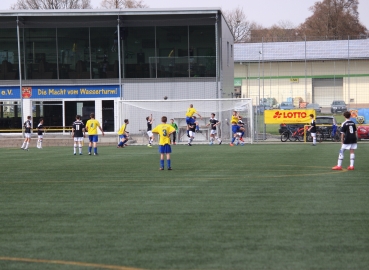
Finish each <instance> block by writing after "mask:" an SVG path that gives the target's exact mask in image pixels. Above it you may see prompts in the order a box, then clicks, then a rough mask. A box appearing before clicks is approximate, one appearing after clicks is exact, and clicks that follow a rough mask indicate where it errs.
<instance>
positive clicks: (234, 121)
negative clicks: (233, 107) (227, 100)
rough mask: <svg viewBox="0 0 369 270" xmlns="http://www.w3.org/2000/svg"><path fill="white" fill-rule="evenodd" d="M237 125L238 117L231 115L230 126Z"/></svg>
mask: <svg viewBox="0 0 369 270" xmlns="http://www.w3.org/2000/svg"><path fill="white" fill-rule="evenodd" d="M237 123H238V116H237V115H232V118H231V124H232V125H237Z"/></svg>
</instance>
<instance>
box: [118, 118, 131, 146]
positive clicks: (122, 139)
mask: <svg viewBox="0 0 369 270" xmlns="http://www.w3.org/2000/svg"><path fill="white" fill-rule="evenodd" d="M128 124H129V121H128V119H124V124H123V125H122V126H121V127H120V129H119V130H118V135H119V144H118V146H117V148H123V147H124V144H125V143H126V142H128V136H129V132H128V131H127V130H126V129H127V125H128Z"/></svg>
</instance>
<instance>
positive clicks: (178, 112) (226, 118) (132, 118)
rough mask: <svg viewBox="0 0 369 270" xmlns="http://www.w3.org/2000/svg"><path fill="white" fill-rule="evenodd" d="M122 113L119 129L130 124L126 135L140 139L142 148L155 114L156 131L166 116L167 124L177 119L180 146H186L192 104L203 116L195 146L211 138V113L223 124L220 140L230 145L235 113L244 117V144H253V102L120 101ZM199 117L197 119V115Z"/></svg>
mask: <svg viewBox="0 0 369 270" xmlns="http://www.w3.org/2000/svg"><path fill="white" fill-rule="evenodd" d="M120 102H121V103H122V104H121V105H122V106H120V107H121V108H122V112H121V117H120V120H119V122H120V125H119V126H121V125H122V124H123V122H124V119H128V120H129V125H128V126H127V131H129V132H130V136H131V137H133V138H135V139H137V142H138V143H140V142H141V140H140V139H142V144H147V135H146V131H147V121H146V117H148V116H150V115H151V114H152V117H153V119H154V122H153V128H154V127H155V126H156V125H158V124H160V123H161V117H162V116H166V117H167V118H168V122H167V123H168V124H169V123H170V119H174V122H175V123H176V124H177V125H178V128H179V132H178V134H177V135H178V136H177V142H187V133H186V127H187V125H186V111H187V109H188V108H189V107H190V104H193V108H195V109H196V110H197V112H198V114H200V115H201V116H202V119H200V118H199V117H197V119H196V120H197V121H198V123H199V131H198V132H197V133H196V138H195V140H194V142H195V143H196V142H208V141H209V139H210V138H209V136H210V126H207V124H209V119H210V117H211V113H214V114H215V118H216V119H217V120H219V121H220V122H221V123H220V125H219V126H218V128H217V133H218V137H220V138H221V139H222V140H223V141H224V142H229V141H230V140H231V138H232V130H231V123H230V119H231V115H232V112H233V111H238V112H239V114H240V116H242V121H243V122H244V126H245V130H246V131H245V134H244V137H243V138H244V141H245V143H252V141H253V111H252V100H251V99H242V98H238V99H234V98H233V99H191V100H189V99H181V100H169V99H168V100H164V99H163V100H121V101H120ZM196 116H197V115H196Z"/></svg>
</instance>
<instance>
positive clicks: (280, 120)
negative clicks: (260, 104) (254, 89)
mask: <svg viewBox="0 0 369 270" xmlns="http://www.w3.org/2000/svg"><path fill="white" fill-rule="evenodd" d="M310 114H313V115H314V118H315V110H266V111H264V123H265V124H307V123H310V122H311V119H310V116H309V115H310Z"/></svg>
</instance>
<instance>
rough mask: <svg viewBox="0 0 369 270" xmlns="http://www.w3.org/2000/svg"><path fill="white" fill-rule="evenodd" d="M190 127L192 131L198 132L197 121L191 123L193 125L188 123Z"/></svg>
mask: <svg viewBox="0 0 369 270" xmlns="http://www.w3.org/2000/svg"><path fill="white" fill-rule="evenodd" d="M188 127H189V130H190V131H192V132H196V122H195V123H193V124H191V125H188Z"/></svg>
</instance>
